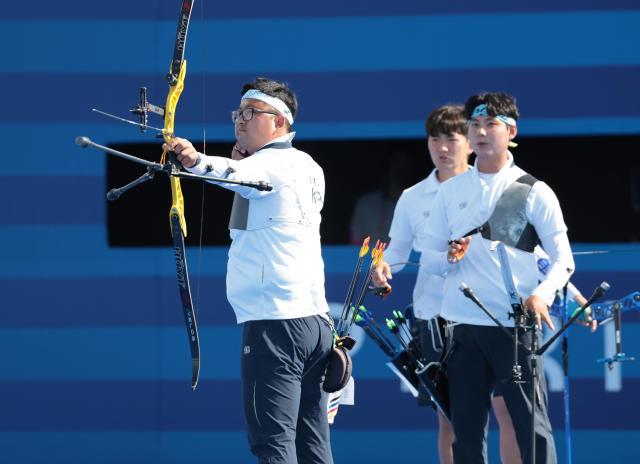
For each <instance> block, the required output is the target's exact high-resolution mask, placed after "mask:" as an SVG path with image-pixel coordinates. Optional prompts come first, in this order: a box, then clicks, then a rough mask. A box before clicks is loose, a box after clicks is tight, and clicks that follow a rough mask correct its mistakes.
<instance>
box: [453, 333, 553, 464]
mask: <svg viewBox="0 0 640 464" xmlns="http://www.w3.org/2000/svg"><path fill="white" fill-rule="evenodd" d="M529 338H530V337H529V336H526V337H522V338H521V339H522V340H523V341H524V342H525V343H526V344H528V343H529ZM453 343H454V344H455V346H454V349H453V352H452V354H451V356H450V357H449V359H448V362H447V376H448V379H449V399H450V401H451V419H452V422H453V431H454V434H455V437H456V438H455V442H454V443H453V458H454V462H455V463H456V464H458V463H461V464H476V463H477V464H483V463H486V462H487V441H486V440H487V426H488V421H489V409H490V407H491V394H492V392H493V391H494V389H495V387H496V385H497V384H498V383H500V385H501V387H502V395H503V396H504V401H505V403H506V405H507V408H508V409H509V414H510V415H511V419H512V421H513V426H514V429H515V432H516V438H517V440H518V445H519V446H520V453H521V456H522V462H523V463H524V464H531V459H530V457H531V445H532V443H531V414H532V412H533V408H532V405H531V403H530V401H529V394H530V388H531V366H530V363H529V362H528V358H527V356H526V353H525V352H524V350H520V351H519V354H518V358H519V364H520V365H521V366H522V377H523V380H524V381H525V382H526V383H523V384H514V383H512V382H510V376H511V368H512V366H513V341H512V340H511V338H509V337H507V336H506V334H504V333H503V332H502V331H501V330H500V328H498V327H484V326H475V325H466V324H460V325H457V326H455V327H454V328H453ZM537 360H538V363H537V372H538V391H537V394H536V401H535V405H534V408H535V413H536V427H535V434H536V438H535V440H536V463H535V464H555V463H556V462H557V458H556V450H555V443H554V441H553V434H552V432H551V423H550V422H549V415H548V411H547V390H546V385H545V380H544V374H543V371H544V370H543V365H542V357H541V356H539V357H538V358H537Z"/></svg>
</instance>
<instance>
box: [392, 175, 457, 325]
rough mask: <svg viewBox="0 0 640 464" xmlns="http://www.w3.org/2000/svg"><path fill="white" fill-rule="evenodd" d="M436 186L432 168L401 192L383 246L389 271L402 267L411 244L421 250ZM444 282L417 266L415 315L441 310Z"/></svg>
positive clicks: (428, 315)
mask: <svg viewBox="0 0 640 464" xmlns="http://www.w3.org/2000/svg"><path fill="white" fill-rule="evenodd" d="M439 188H440V181H438V178H437V176H436V170H435V169H434V170H433V171H431V174H429V176H428V177H427V178H426V179H423V180H422V181H420V182H418V183H417V184H415V185H413V186H411V187H409V188H408V189H406V190H405V191H404V192H402V195H400V198H399V199H398V203H397V204H396V208H395V211H394V213H393V221H392V222H391V230H390V231H389V237H390V238H391V241H390V242H389V248H388V249H387V250H385V261H386V262H387V263H389V264H390V265H391V272H392V273H395V272H398V271H400V270H402V268H403V267H404V263H405V262H406V261H407V260H408V259H409V255H410V254H411V249H412V248H413V249H414V250H416V251H418V252H421V251H422V249H423V245H422V243H423V241H424V237H425V235H426V223H427V218H428V217H429V211H430V210H431V206H432V205H433V201H434V200H435V198H436V194H437V193H438V189H439ZM443 285H444V278H443V277H441V276H439V275H433V274H429V273H427V272H426V270H425V269H423V268H422V267H420V268H419V269H418V276H417V278H416V285H415V287H414V288H413V312H414V314H415V316H416V317H417V318H420V319H425V320H427V319H431V318H433V317H435V316H437V315H438V314H439V313H440V304H441V303H442V287H443Z"/></svg>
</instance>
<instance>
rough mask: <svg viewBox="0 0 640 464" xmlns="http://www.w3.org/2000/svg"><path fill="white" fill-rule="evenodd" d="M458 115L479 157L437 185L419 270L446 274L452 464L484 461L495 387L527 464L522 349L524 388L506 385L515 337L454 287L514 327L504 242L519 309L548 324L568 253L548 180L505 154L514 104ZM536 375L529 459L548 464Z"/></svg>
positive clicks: (486, 102) (483, 102) (486, 101)
mask: <svg viewBox="0 0 640 464" xmlns="http://www.w3.org/2000/svg"><path fill="white" fill-rule="evenodd" d="M465 114H466V116H467V118H468V120H469V140H470V142H471V146H472V148H473V150H474V152H475V154H476V162H475V166H474V167H473V169H471V170H469V171H467V172H465V173H464V174H461V175H459V176H456V177H454V178H452V179H451V180H449V181H448V182H446V183H445V184H443V185H442V186H441V188H440V191H439V192H438V195H437V197H436V199H435V202H434V206H433V207H432V209H431V213H430V215H429V221H428V223H427V231H428V233H427V236H426V238H425V244H424V246H425V250H424V251H423V253H422V256H421V265H422V266H423V267H425V269H426V270H427V271H428V272H430V273H434V274H440V275H443V276H446V279H445V285H444V296H443V304H442V316H443V317H444V318H446V319H447V320H449V321H451V326H452V327H453V331H452V332H453V333H452V334H451V336H450V337H449V341H450V342H451V343H452V345H453V351H452V354H451V355H450V357H449V359H448V363H447V374H448V377H449V394H450V400H451V416H452V422H453V428H454V432H455V437H456V440H455V442H454V445H453V454H454V460H455V462H456V463H465V464H472V463H485V462H487V456H486V425H487V422H488V414H489V409H490V405H491V393H492V391H493V390H494V387H495V386H496V384H497V383H498V382H502V383H503V390H504V391H503V393H504V399H505V402H506V404H507V407H508V409H509V413H510V415H511V417H512V418H513V425H514V428H515V431H516V437H517V440H518V444H519V448H520V452H521V456H522V460H523V462H524V463H525V464H526V463H528V462H529V461H530V456H531V445H532V443H531V430H530V425H529V424H530V417H531V414H532V412H533V411H532V408H531V405H530V404H529V402H528V396H527V395H528V388H525V387H524V386H523V385H525V386H526V385H530V384H531V383H530V382H531V371H530V368H529V365H528V363H527V362H526V361H525V358H526V353H525V352H524V351H523V350H522V352H521V353H520V356H521V357H520V360H522V362H521V363H520V364H521V365H522V374H523V379H524V380H525V382H528V383H525V384H513V383H511V382H509V379H510V374H511V368H512V365H513V348H512V341H511V340H510V338H509V337H506V336H505V334H504V333H503V332H502V331H501V330H500V329H499V328H498V327H496V326H495V325H494V324H493V322H492V321H491V320H490V319H489V318H488V317H487V316H486V315H485V314H484V313H483V312H482V311H480V309H479V308H478V307H477V306H476V305H475V304H474V303H473V302H471V301H470V300H468V299H467V298H466V297H465V296H464V295H463V294H462V293H461V292H460V291H459V287H460V285H461V284H462V283H465V284H467V285H468V286H469V287H470V288H471V289H473V291H474V292H475V294H476V295H477V296H478V298H479V299H480V300H481V301H482V302H483V303H484V304H485V305H486V306H487V307H488V308H489V309H490V310H491V311H492V312H493V313H494V314H495V315H496V317H498V318H499V319H500V320H501V322H503V323H504V324H505V325H507V326H513V322H512V321H511V320H510V319H509V318H508V315H507V314H508V312H509V311H511V307H510V303H509V301H510V300H509V296H508V294H507V291H506V289H505V286H504V283H503V278H502V274H501V269H500V262H499V260H498V256H497V253H496V251H495V246H496V243H497V240H500V241H503V242H504V243H506V244H507V245H509V246H507V251H508V254H509V260H510V263H511V269H512V272H513V279H514V282H515V285H516V287H517V290H518V292H519V293H520V294H521V295H522V296H523V298H525V304H524V305H525V308H526V310H529V311H532V312H534V313H535V314H536V316H537V317H538V324H541V322H540V321H541V320H544V322H545V323H546V324H547V325H549V327H551V328H553V323H552V321H551V319H550V317H549V311H548V309H549V305H550V304H551V303H552V301H553V298H554V297H555V292H556V290H557V289H558V288H560V287H562V286H563V285H564V284H565V283H566V282H567V280H568V279H569V277H570V276H571V273H572V272H573V268H574V263H573V257H572V255H571V248H570V246H569V240H568V238H567V234H566V231H567V228H566V226H565V224H564V220H563V217H562V212H561V210H560V206H559V203H558V200H557V198H556V196H555V194H554V193H553V191H552V190H551V189H550V188H549V187H548V186H547V185H546V184H544V183H543V182H539V181H536V180H535V179H533V178H532V177H531V176H527V175H526V173H525V172H524V171H522V170H521V169H520V168H518V167H517V166H516V165H515V164H514V161H513V156H512V155H511V153H510V152H509V149H508V148H509V144H510V143H511V141H512V139H513V138H514V137H515V136H516V134H517V126H516V120H517V119H518V117H519V113H518V109H517V106H516V103H515V99H514V98H513V97H512V96H510V95H507V94H501V93H483V94H479V95H474V96H472V97H470V98H469V99H468V100H467V102H466V104H465ZM507 190H509V192H508V193H505V192H506V191H507ZM513 192H525V195H524V196H523V197H522V201H520V202H518V201H513V202H505V201H503V200H504V199H513V198H515V197H516V196H517V195H515V194H512V193H513ZM505 204H506V205H511V206H505ZM497 205H499V206H500V207H499V208H498V207H497ZM509 208H511V210H509ZM499 213H501V214H499ZM489 226H490V227H489ZM538 240H539V241H540V242H541V244H542V247H543V248H544V249H545V251H546V252H547V253H548V254H549V256H550V266H549V270H548V272H547V274H546V276H545V279H544V280H543V281H542V282H540V283H539V282H538V271H537V266H536V260H535V256H534V254H533V253H532V252H533V249H534V247H535V245H536V243H537V241H538ZM539 372H540V380H541V381H540V383H539V386H540V388H539V389H538V392H537V401H536V404H535V408H536V415H537V421H536V444H537V446H536V450H537V458H536V460H537V462H540V463H546V464H552V463H555V462H556V459H557V458H556V452H555V444H554V441H553V435H552V433H551V424H550V422H549V418H548V413H547V404H546V387H545V382H544V376H543V373H542V372H543V369H542V367H540V369H539Z"/></svg>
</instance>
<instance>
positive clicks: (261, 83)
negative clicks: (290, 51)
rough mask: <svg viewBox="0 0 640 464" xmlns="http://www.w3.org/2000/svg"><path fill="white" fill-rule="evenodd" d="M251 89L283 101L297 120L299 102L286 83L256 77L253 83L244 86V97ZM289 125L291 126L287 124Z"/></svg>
mask: <svg viewBox="0 0 640 464" xmlns="http://www.w3.org/2000/svg"><path fill="white" fill-rule="evenodd" d="M251 89H256V90H259V91H260V92H262V93H265V94H267V95H269V96H271V97H276V98H279V99H280V100H282V101H283V102H284V103H285V104H286V105H287V107H288V108H289V110H291V116H292V117H293V118H294V119H295V117H296V113H297V112H298V100H297V99H296V94H295V93H293V91H292V90H291V89H290V88H289V86H288V85H287V84H285V83H284V82H277V81H272V80H271V79H267V78H266V77H256V79H255V80H254V81H253V82H250V83H246V84H244V85H243V86H242V95H244V94H245V93H247V92H248V91H249V90H251ZM287 124H289V123H288V122H287Z"/></svg>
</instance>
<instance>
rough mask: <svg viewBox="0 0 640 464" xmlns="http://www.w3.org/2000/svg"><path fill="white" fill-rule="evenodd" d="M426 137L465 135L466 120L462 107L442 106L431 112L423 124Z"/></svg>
mask: <svg viewBox="0 0 640 464" xmlns="http://www.w3.org/2000/svg"><path fill="white" fill-rule="evenodd" d="M425 128H426V130H427V136H431V137H439V136H440V135H452V134H462V135H464V136H466V135H467V119H466V118H465V117H464V108H463V106H462V105H444V106H440V107H438V108H436V109H435V110H433V111H432V112H431V113H430V114H429V117H428V118H427V121H426V123H425Z"/></svg>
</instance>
